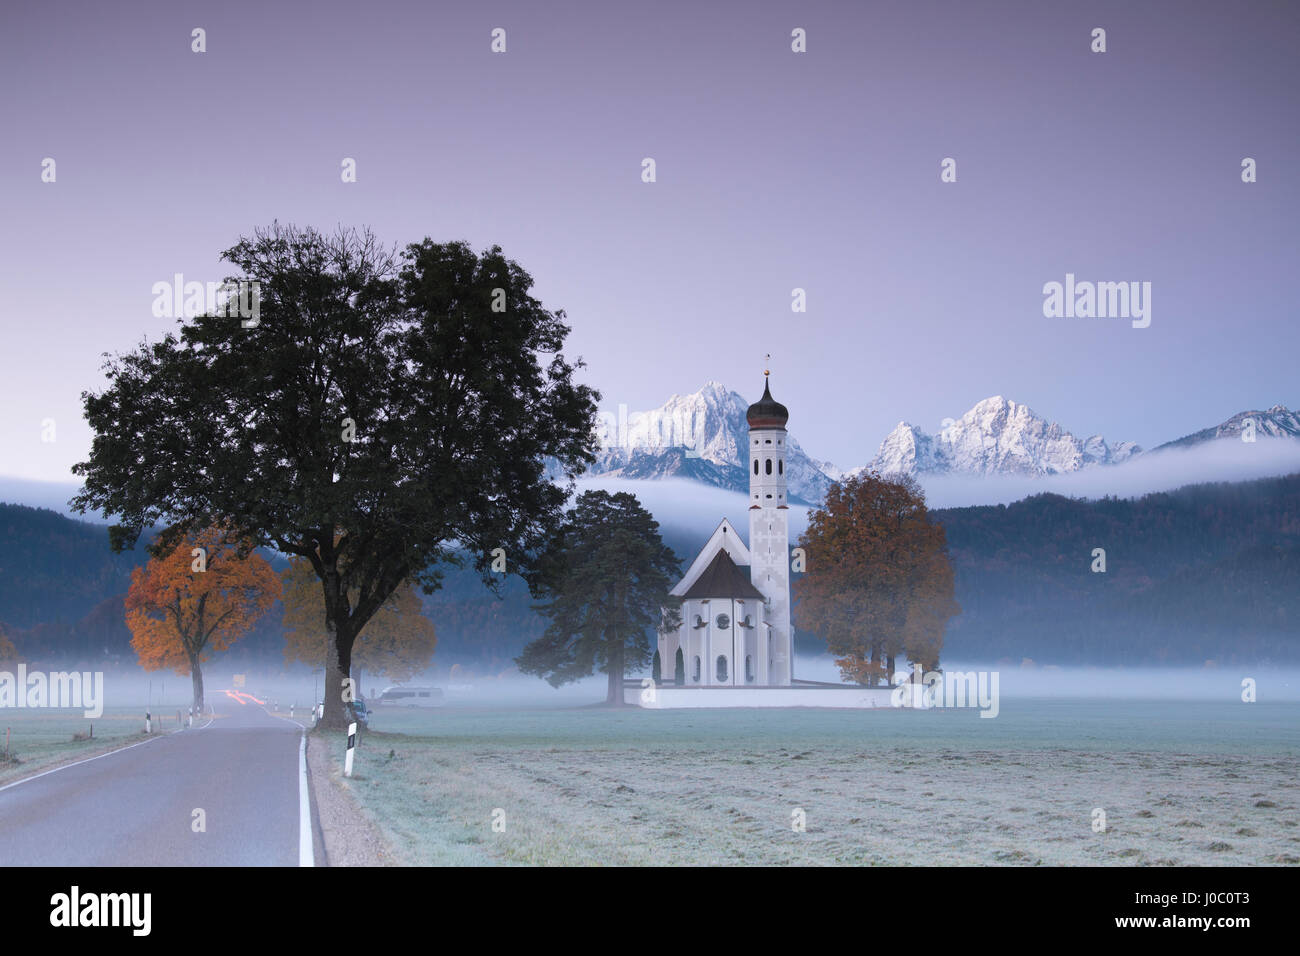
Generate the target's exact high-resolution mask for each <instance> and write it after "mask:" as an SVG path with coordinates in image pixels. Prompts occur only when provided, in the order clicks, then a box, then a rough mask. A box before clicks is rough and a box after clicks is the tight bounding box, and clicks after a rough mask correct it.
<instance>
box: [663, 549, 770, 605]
mask: <svg viewBox="0 0 1300 956" xmlns="http://www.w3.org/2000/svg"><path fill="white" fill-rule="evenodd" d="M682 597H683V598H685V599H687V600H691V599H697V598H755V599H757V600H759V601H762V600H763V593H762V592H761V591H759V589H758V588H756V587H754V585H753V583H752V582H751V581H750V580H749V575H747V574H745V572H744V571H742V570H740V568H738V567H737V566H736V562H735V561H732V560H731V555H729V554H727V552H726V551H719V552H718V553H717V554H716V555H714V556H713V561H712V562H711V563H710V564H709V566H708V567H707V568H705V569H704V573H703V574H701V575H700V576H699V577H698V578H696V579H695V583H694V584H692V585H691V587H690V589H689V590H687V592H686V593H685V594H683V595H682Z"/></svg>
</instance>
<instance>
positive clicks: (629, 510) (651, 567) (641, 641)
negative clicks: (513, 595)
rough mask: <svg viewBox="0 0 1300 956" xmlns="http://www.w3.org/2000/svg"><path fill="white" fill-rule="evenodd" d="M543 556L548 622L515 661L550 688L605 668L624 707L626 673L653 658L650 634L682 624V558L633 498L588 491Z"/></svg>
mask: <svg viewBox="0 0 1300 956" xmlns="http://www.w3.org/2000/svg"><path fill="white" fill-rule="evenodd" d="M543 560H544V563H545V567H546V569H547V571H546V573H547V577H546V585H545V587H546V590H547V591H548V593H549V595H550V596H551V601H550V602H549V603H547V604H544V605H541V606H539V607H538V610H540V611H541V612H542V613H543V614H544V615H545V616H546V617H547V618H548V619H549V621H550V624H549V626H548V627H547V629H546V632H545V633H544V634H543V635H542V636H541V637H540V638H538V639H537V640H535V641H533V642H532V643H531V644H529V645H528V646H527V647H525V648H524V652H523V654H521V655H520V656H519V657H517V658H516V659H515V663H516V664H518V666H519V670H520V671H522V672H523V673H525V674H537V675H540V676H542V677H545V678H546V680H547V682H548V683H550V684H551V686H553V687H559V686H561V685H562V684H566V683H568V682H570V681H575V680H579V679H580V678H583V677H589V676H591V674H593V673H594V672H595V671H596V670H600V671H603V672H604V673H605V674H606V675H608V678H609V683H608V690H607V694H606V698H605V699H606V702H607V703H610V704H621V703H622V702H623V677H624V674H625V673H626V672H627V670H628V669H629V668H641V667H644V666H645V665H646V664H647V663H648V662H649V661H650V654H651V652H650V639H649V635H650V634H652V633H655V631H656V629H657V628H662V629H664V630H667V629H670V628H672V629H675V628H676V627H677V626H678V624H679V623H680V611H679V609H678V607H677V606H676V602H675V601H674V600H673V599H672V598H670V597H669V595H668V591H669V589H670V588H671V587H672V586H673V584H674V583H675V582H676V579H677V576H678V561H677V556H676V555H674V554H673V551H672V549H671V548H669V547H667V546H666V545H665V544H664V543H663V540H662V539H661V538H660V537H659V524H658V522H656V521H655V520H654V518H653V517H652V516H651V515H650V513H649V512H648V511H646V510H645V509H644V508H642V507H641V504H640V502H638V501H637V499H636V496H635V495H632V494H629V493H627V492H618V493H617V494H612V495H611V494H610V493H609V492H607V491H587V492H584V493H583V494H581V495H579V496H578V499H577V503H576V507H575V508H574V509H573V511H572V512H571V514H570V517H569V519H568V521H567V522H566V523H565V525H564V527H563V528H562V529H561V532H560V534H559V535H558V536H557V538H556V540H555V542H554V545H553V546H552V548H551V549H550V550H549V551H548V552H547V554H546V556H545V557H544V559H543ZM664 608H667V613H663V609H664Z"/></svg>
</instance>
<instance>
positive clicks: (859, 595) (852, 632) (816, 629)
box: [794, 472, 961, 685]
mask: <svg viewBox="0 0 1300 956" xmlns="http://www.w3.org/2000/svg"><path fill="white" fill-rule="evenodd" d="M799 546H800V547H801V548H803V549H804V551H805V552H806V554H807V561H808V565H807V567H808V570H807V572H806V573H805V574H804V575H803V577H801V578H800V579H799V580H797V581H796V582H795V584H794V597H795V600H796V601H797V602H798V604H797V611H796V613H797V616H798V621H799V627H800V629H801V630H806V631H810V632H812V633H814V634H817V635H818V636H820V637H821V638H822V639H823V640H825V641H826V646H827V649H828V650H829V651H830V652H831V654H833V655H835V657H836V661H835V663H836V664H837V665H839V667H840V671H841V673H842V674H843V675H844V677H845V678H846V679H850V680H854V681H857V682H859V683H862V684H869V685H874V684H876V683H878V682H879V681H880V679H881V678H882V677H884V678H888V676H889V675H891V674H892V673H893V666H894V657H895V656H896V655H898V654H906V655H907V657H908V659H909V660H911V661H915V662H917V663H919V664H921V665H922V666H923V667H925V668H927V669H933V668H936V667H938V665H939V653H940V651H941V650H942V648H943V633H944V630H945V628H946V627H947V624H948V620H949V619H950V618H952V617H953V616H954V615H956V614H958V613H960V612H961V608H960V607H959V606H958V604H957V600H956V598H955V597H954V588H953V572H952V564H951V563H950V562H949V560H948V554H947V547H946V543H945V539H944V530H943V527H942V526H941V525H939V524H936V523H935V522H933V521H931V520H930V517H929V513H928V511H927V509H926V506H925V495H924V493H923V492H922V491H921V488H920V486H919V485H918V484H917V483H916V481H915V479H913V478H911V477H910V476H904V477H901V478H896V479H890V478H885V477H882V476H881V475H879V474H876V473H874V472H868V473H865V474H862V475H859V476H857V477H854V478H851V479H849V480H848V481H845V482H842V483H840V484H836V485H833V486H832V487H831V489H830V491H829V492H828V493H827V495H826V501H825V503H824V504H823V506H822V507H821V508H820V509H819V510H817V511H814V512H812V514H811V515H809V519H808V530H807V531H806V532H805V533H804V534H803V535H802V536H801V537H800V539H799Z"/></svg>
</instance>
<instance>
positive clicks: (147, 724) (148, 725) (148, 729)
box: [144, 710, 153, 734]
mask: <svg viewBox="0 0 1300 956" xmlns="http://www.w3.org/2000/svg"><path fill="white" fill-rule="evenodd" d="M144 732H145V733H146V734H151V733H153V717H152V716H150V714H149V711H147V710H146V711H145V712H144Z"/></svg>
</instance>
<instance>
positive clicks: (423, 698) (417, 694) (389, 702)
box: [375, 687, 443, 707]
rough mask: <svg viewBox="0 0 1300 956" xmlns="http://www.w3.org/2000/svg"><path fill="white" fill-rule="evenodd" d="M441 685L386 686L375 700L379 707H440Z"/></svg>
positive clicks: (441, 701)
mask: <svg viewBox="0 0 1300 956" xmlns="http://www.w3.org/2000/svg"><path fill="white" fill-rule="evenodd" d="M442 703H443V693H442V688H441V687H386V688H384V692H383V693H382V694H380V695H379V699H378V700H377V701H375V704H376V705H377V706H381V707H441V706H442Z"/></svg>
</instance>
